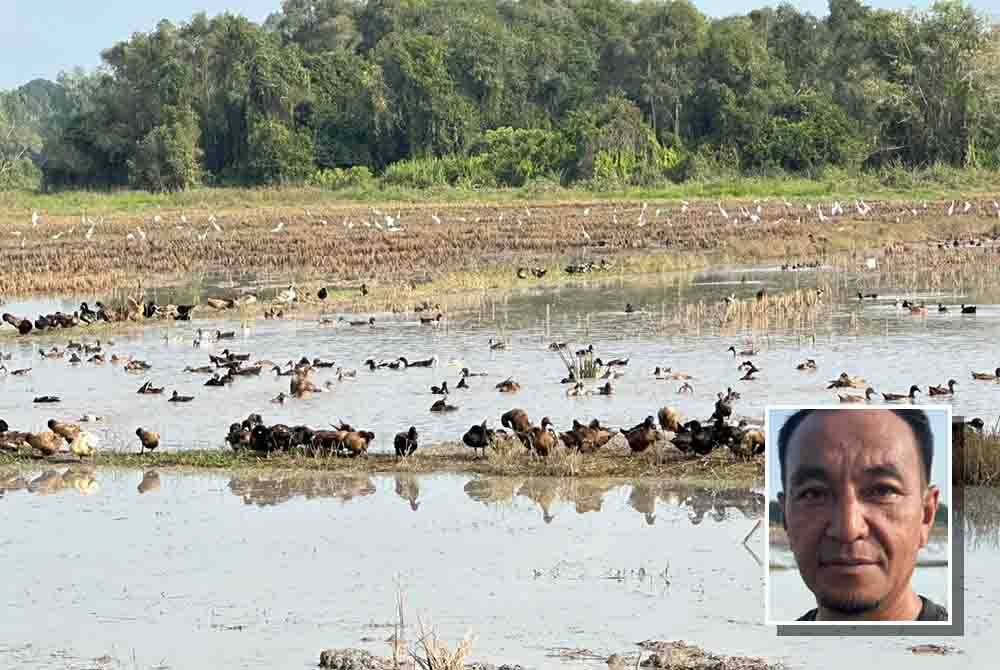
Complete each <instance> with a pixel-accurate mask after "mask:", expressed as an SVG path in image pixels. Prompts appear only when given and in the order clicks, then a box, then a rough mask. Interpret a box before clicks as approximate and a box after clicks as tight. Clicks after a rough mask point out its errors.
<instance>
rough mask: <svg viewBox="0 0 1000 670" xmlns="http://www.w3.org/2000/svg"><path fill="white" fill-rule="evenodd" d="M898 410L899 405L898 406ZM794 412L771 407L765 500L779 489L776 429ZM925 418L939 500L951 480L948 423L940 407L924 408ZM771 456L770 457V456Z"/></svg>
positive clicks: (946, 496)
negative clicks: (928, 423)
mask: <svg viewBox="0 0 1000 670" xmlns="http://www.w3.org/2000/svg"><path fill="white" fill-rule="evenodd" d="M901 409H902V408H901ZM844 411H856V410H850V409H847V410H844ZM793 413H794V410H787V411H786V410H777V409H775V410H774V411H773V412H772V414H771V415H770V416H769V417H768V419H769V421H771V423H770V424H769V425H768V433H769V434H768V435H767V447H768V448H767V457H766V460H767V477H768V488H769V490H768V491H767V497H768V499H769V500H771V499H774V498H775V496H776V495H777V492H778V491H780V490H781V468H780V465H779V463H778V431H779V430H781V426H782V424H783V423H784V422H785V419H787V418H788V417H789V416H791V415H792V414H793ZM927 415H928V418H929V419H930V422H931V433H932V434H933V435H934V458H933V459H932V461H931V483H932V484H936V485H937V486H938V487H939V488H940V489H941V500H942V501H947V500H950V499H951V498H950V496H951V479H950V478H949V477H947V476H946V475H947V467H948V461H947V456H946V454H947V448H948V440H949V430H948V428H949V424H948V414H947V412H946V411H944V408H938V407H934V408H930V409H928V410H927ZM771 445H774V449H773V450H772V449H771ZM772 456H773V458H772Z"/></svg>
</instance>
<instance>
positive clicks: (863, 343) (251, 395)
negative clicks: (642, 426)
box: [0, 268, 1000, 451]
mask: <svg viewBox="0 0 1000 670" xmlns="http://www.w3.org/2000/svg"><path fill="white" fill-rule="evenodd" d="M899 282H900V284H903V283H904V279H900V280H899ZM930 283H931V279H930V277H927V285H930ZM819 284H822V285H824V286H827V287H828V294H827V303H828V306H827V307H825V308H824V309H823V310H822V311H821V313H820V317H819V319H818V320H817V322H816V323H815V324H814V325H805V326H803V325H797V326H796V325H791V324H781V323H773V324H772V325H771V327H770V328H769V330H768V331H766V332H758V333H753V335H755V336H756V341H757V346H758V348H759V349H761V350H762V351H761V353H760V355H758V356H756V357H755V359H754V360H755V363H756V365H757V366H758V367H759V368H761V370H762V372H761V374H760V375H759V380H757V381H739V377H740V376H741V373H740V372H739V371H737V369H736V366H737V363H738V362H739V360H742V359H739V360H736V359H734V357H733V355H732V353H726V349H727V348H728V347H729V346H730V345H735V346H736V347H737V349H742V348H743V347H742V344H743V336H745V335H750V334H751V333H749V332H742V333H741V332H725V333H720V331H719V328H718V326H717V324H716V325H712V324H705V325H704V327H703V328H702V329H701V330H699V331H693V330H688V331H685V332H684V333H680V332H678V328H677V327H676V326H672V325H671V324H670V323H669V317H671V315H673V314H674V312H675V309H676V307H677V305H678V304H682V303H693V302H697V301H699V300H705V301H708V302H713V301H719V300H722V299H723V298H724V297H725V296H727V295H729V294H731V293H734V294H735V295H736V296H737V297H741V298H746V297H752V296H753V295H754V294H755V293H756V291H757V290H759V289H760V288H766V289H767V290H768V291H769V292H771V293H772V294H775V293H778V292H780V291H783V290H789V289H793V288H797V287H813V286H816V285H819ZM920 284H921V277H920V276H916V277H906V278H905V287H902V288H898V289H894V288H893V285H892V284H891V283H890V282H889V280H888V279H883V280H882V283H881V284H880V285H879V287H878V291H879V294H880V298H879V300H877V301H865V302H864V303H859V301H858V300H857V298H856V289H857V288H859V286H860V284H859V283H858V281H857V280H856V278H852V277H849V276H846V275H844V274H843V273H832V272H824V271H804V272H803V271H800V272H781V271H780V269H778V268H756V269H753V268H750V269H748V268H733V269H726V268H720V269H714V270H712V271H708V272H701V273H696V274H683V275H682V274H671V275H663V276H662V277H660V278H659V279H658V280H656V281H652V282H650V281H646V282H630V283H625V282H620V281H616V282H610V283H603V284H588V285H573V286H567V287H563V288H558V289H537V290H536V289H524V290H520V291H515V292H514V293H512V294H510V295H506V296H505V297H503V298H502V299H496V300H494V299H493V298H484V299H483V300H482V301H480V302H479V304H478V307H474V308H471V309H461V310H454V311H453V312H452V313H451V314H450V315H449V318H448V319H447V320H446V323H445V325H444V326H443V327H441V328H432V327H429V326H423V325H421V324H420V323H419V321H418V320H417V318H416V316H415V315H405V316H397V315H391V314H375V315H374V316H375V318H376V325H375V327H374V328H368V327H361V328H356V327H349V326H341V327H324V326H321V325H319V324H318V323H317V321H316V320H315V319H314V318H311V317H310V318H305V317H303V318H302V319H285V320H278V321H266V320H263V319H260V320H257V321H256V322H253V323H251V324H249V326H248V327H247V328H246V329H243V328H241V327H240V324H239V323H238V322H235V321H231V320H229V321H227V320H221V319H220V320H204V321H197V322H193V323H178V324H169V325H164V326H154V327H150V328H147V329H144V330H142V331H141V332H133V333H131V334H124V333H123V334H118V335H113V336H112V339H113V340H114V345H113V346H111V347H109V348H108V351H110V352H115V353H119V354H131V355H134V356H136V357H137V358H140V359H143V360H146V361H148V362H149V363H151V364H152V365H153V368H152V370H150V371H149V372H148V373H146V374H131V373H126V372H124V371H123V369H122V366H120V365H119V366H112V365H111V364H110V363H108V364H106V365H104V366H101V367H95V366H93V365H91V364H87V363H82V364H79V365H70V364H69V363H68V362H67V361H66V359H55V360H51V359H44V358H42V357H41V356H40V355H39V353H38V348H39V344H40V343H42V342H44V346H46V348H47V347H48V346H51V345H52V344H53V342H54V340H52V339H51V338H34V337H29V338H20V339H17V338H10V339H4V340H2V341H0V349H2V350H5V351H9V352H11V353H12V354H13V360H12V361H9V362H8V363H7V366H8V368H10V369H14V368H19V367H28V366H31V367H32V368H33V371H32V372H31V374H30V375H29V376H26V377H13V376H9V375H8V376H3V377H0V416H2V417H3V418H5V419H6V420H7V421H8V422H9V423H10V424H11V425H12V426H16V427H17V428H19V429H22V430H32V429H39V428H41V427H42V426H43V424H44V422H45V421H46V420H47V419H48V418H49V417H50V416H54V415H57V416H59V417H62V418H76V417H77V416H79V415H81V414H84V413H90V414H98V415H104V416H105V417H106V421H105V423H103V424H97V425H96V427H95V428H94V430H95V431H96V432H97V433H98V436H99V437H103V438H104V445H105V446H106V447H107V446H110V447H128V448H135V447H137V444H136V439H135V437H134V431H135V427H136V426H139V425H142V426H146V427H152V428H155V429H157V430H159V432H160V433H161V438H162V441H161V445H163V448H166V449H187V448H205V447H216V446H218V447H225V444H224V442H223V437H224V435H225V432H226V428H227V427H228V425H229V424H230V423H231V422H233V421H237V420H240V419H242V418H243V417H245V416H246V415H247V414H249V413H250V412H259V413H261V414H262V415H263V416H264V418H265V421H267V422H269V423H276V422H282V423H287V424H290V425H294V424H307V425H312V426H315V427H323V426H325V425H326V424H327V423H329V422H330V421H336V420H338V419H343V420H345V421H349V422H351V423H352V424H354V425H356V426H360V427H364V428H366V429H369V430H372V431H373V432H375V434H376V440H375V443H374V445H373V447H372V449H373V450H374V451H387V450H391V440H392V435H394V434H395V433H396V432H397V431H400V430H404V429H406V427H408V426H410V425H414V426H416V427H417V429H418V430H419V432H420V434H421V439H422V441H423V442H424V443H425V444H427V443H432V442H437V441H442V440H454V439H458V438H459V437H460V436H461V435H462V433H463V432H464V431H465V430H466V429H467V428H468V426H469V425H471V424H472V423H479V422H481V421H482V420H483V419H486V418H489V419H490V421H491V423H492V424H493V425H496V424H497V423H498V421H499V415H500V414H501V413H503V412H504V411H506V410H508V409H510V408H512V407H523V408H526V409H527V410H528V411H529V413H530V415H531V417H532V419H533V420H534V421H536V422H537V421H539V420H540V419H541V417H542V416H545V415H547V416H549V417H550V418H551V419H552V421H553V423H554V425H555V426H556V427H557V428H560V429H565V428H567V427H568V426H569V425H570V424H571V422H572V420H573V419H574V418H579V419H589V418H592V417H600V418H601V419H602V420H603V421H605V422H606V423H608V424H610V425H613V426H621V425H633V424H635V423H637V422H639V421H641V420H642V419H643V418H644V417H645V416H646V415H647V414H655V411H656V409H658V408H659V407H661V406H663V405H666V404H671V405H675V406H677V407H679V408H680V409H681V411H682V412H683V413H684V414H685V415H688V416H690V415H693V416H696V417H705V416H707V415H708V414H710V413H711V411H712V404H713V401H714V399H715V394H716V393H717V392H718V391H720V390H725V388H726V387H728V386H732V387H733V388H735V389H737V390H738V391H740V393H741V394H742V398H741V400H740V401H739V402H738V403H737V405H736V412H737V413H738V414H742V415H746V416H752V417H760V416H762V415H763V408H764V406H765V405H766V404H768V403H775V402H781V403H788V402H796V401H802V402H807V403H818V402H828V401H834V402H836V395H835V394H834V392H833V391H828V390H826V382H827V380H830V379H833V378H834V377H836V376H837V375H838V374H839V373H840V372H842V371H848V372H850V373H851V374H858V375H863V376H864V377H865V378H866V379H867V380H869V381H870V382H871V383H872V385H873V386H874V387H875V388H876V390H877V391H885V392H893V393H898V392H904V393H905V392H906V391H907V390H908V389H909V387H910V385H911V384H917V385H918V386H920V387H921V389H923V390H924V391H926V387H927V385H928V384H944V383H945V382H946V381H947V380H948V379H949V378H954V379H956V380H957V381H958V387H957V393H956V395H955V396H954V398H951V399H946V400H940V399H938V398H931V397H922V398H921V400H922V401H926V402H950V403H952V405H953V407H954V411H955V412H956V413H960V414H966V415H969V416H981V417H983V418H984V419H987V420H993V419H996V418H997V417H998V416H1000V409H998V408H1000V384H997V383H994V382H981V381H973V380H972V379H971V375H970V372H971V371H974V370H975V371H987V370H992V369H993V368H995V367H997V366H1000V358H998V357H997V356H998V354H997V351H998V350H997V346H996V343H997V342H998V341H1000V288H997V284H996V283H995V282H978V283H977V282H970V286H968V287H965V288H961V287H958V288H954V289H953V290H952V289H949V290H948V291H945V292H939V291H931V290H929V289H927V290H920V289H914V288H912V287H913V286H918V287H919V286H920ZM866 290H868V289H867V288H866ZM196 292H197V293H198V295H199V296H201V297H204V296H205V295H208V294H210V293H211V291H205V290H204V289H203V288H201V289H192V288H190V287H186V288H185V287H182V288H178V289H176V290H175V291H174V292H173V293H170V292H163V291H161V292H159V293H158V294H157V298H158V299H159V300H161V301H163V300H167V299H170V298H172V297H181V298H182V299H183V298H187V297H189V296H191V295H193V294H195V293H196ZM896 296H901V297H904V298H911V299H918V300H919V299H923V300H926V301H927V302H929V303H931V304H936V303H937V302H938V301H941V302H944V303H946V304H949V305H952V311H950V312H948V313H945V314H939V313H937V312H935V311H934V310H933V309H932V310H931V313H930V314H929V315H928V316H927V317H926V318H919V317H913V316H911V315H910V314H909V313H908V311H906V310H900V309H898V308H896V307H894V306H893V299H894V298H895V297H896ZM91 299H92V298H91ZM78 302H79V300H78V299H77V298H75V297H74V298H73V299H68V298H67V299H61V300H50V301H42V302H38V301H36V302H32V303H18V304H13V303H12V304H10V305H6V306H5V307H4V309H5V310H7V311H12V312H15V313H27V314H37V313H38V312H39V311H41V310H43V309H45V310H52V309H56V308H59V309H70V308H71V307H72V306H73V305H75V304H78ZM627 302H631V303H632V304H634V305H636V306H637V307H638V308H639V309H640V311H639V312H637V313H633V314H625V313H624V306H625V304H626V303H627ZM961 302H966V303H976V304H978V305H979V311H978V313H977V314H975V315H961V314H959V313H956V312H957V305H956V303H961ZM332 316H334V317H336V316H337V315H332ZM358 316H359V315H353V316H351V317H350V318H358ZM360 316H368V315H367V314H364V315H360ZM664 316H666V317H667V319H666V321H665V320H664ZM197 327H201V328H204V329H205V331H207V332H214V331H215V330H216V329H217V328H218V329H222V330H236V333H237V337H236V339H235V340H227V341H223V343H221V344H209V343H207V342H206V343H205V344H203V345H202V346H201V347H200V348H195V347H194V346H193V345H192V341H193V339H194V335H195V330H196V328H197ZM165 336H167V337H168V338H169V341H165V340H164V337H165ZM500 336H502V337H504V338H506V339H508V340H509V342H510V344H509V346H508V348H507V349H506V350H503V351H492V350H491V349H490V348H489V346H488V341H489V339H490V338H491V337H500ZM813 338H815V341H814V340H813ZM556 340H557V341H570V342H571V347H573V348H578V347H583V346H586V345H587V344H590V343H593V344H594V346H595V348H596V351H597V353H598V355H600V356H602V357H603V358H605V359H610V358H628V359H629V363H628V366H627V367H626V368H624V372H625V376H624V377H623V378H621V379H618V380H617V381H616V387H615V394H614V395H612V396H597V395H595V396H590V397H578V398H567V397H566V396H565V390H566V387H564V386H562V385H560V384H559V383H558V382H559V380H560V379H561V378H563V377H564V376H565V375H566V369H565V367H564V366H563V363H562V361H561V360H560V358H559V356H558V355H557V354H556V353H553V352H550V351H547V350H546V347H547V345H548V344H549V343H550V342H552V341H556ZM57 343H58V344H60V345H64V344H65V343H66V341H65V339H62V338H60V339H59V340H58V342H57ZM226 346H228V347H229V348H231V349H232V350H235V351H238V352H241V353H242V352H249V353H252V354H253V357H254V359H260V358H264V359H269V360H271V361H275V362H279V363H284V362H286V361H288V360H292V359H294V360H298V359H299V358H300V357H301V356H303V355H305V356H308V357H309V358H313V357H321V358H323V359H324V360H329V359H334V360H335V361H336V362H337V364H338V365H342V366H343V367H345V368H347V369H357V370H358V377H357V379H356V380H354V381H349V382H343V383H336V384H335V386H334V388H333V389H332V390H331V391H330V392H327V393H323V394H317V395H315V396H313V397H312V398H310V399H307V400H298V401H289V402H286V403H285V404H284V405H283V406H281V405H275V404H272V403H270V400H271V399H272V398H273V397H275V396H276V395H277V394H278V393H279V392H280V391H286V392H287V390H288V381H287V380H288V378H286V377H281V378H278V377H275V376H274V375H273V373H267V372H265V373H262V374H261V376H260V377H259V378H240V379H238V380H237V381H236V383H235V384H233V385H232V386H231V387H224V388H211V387H204V386H203V383H204V381H205V379H206V378H207V377H206V375H196V374H190V373H185V372H183V370H184V368H185V367H186V366H200V365H205V364H206V363H208V357H207V354H208V353H212V352H214V353H218V352H219V351H221V350H222V349H223V348H225V347H226ZM398 356H405V357H407V358H409V359H410V360H415V359H426V358H430V357H432V356H437V357H438V364H437V366H436V367H434V368H430V369H427V368H411V369H409V370H406V371H392V370H388V369H383V370H378V371H375V372H369V371H368V370H367V369H363V367H362V362H363V361H364V360H365V359H366V358H368V357H374V358H376V359H380V358H384V359H393V358H396V357H398ZM805 358H814V359H816V361H817V362H818V364H819V371H818V372H811V373H806V372H798V371H796V370H795V365H796V364H797V363H798V362H800V361H802V360H804V359H805ZM463 366H465V367H469V368H471V369H472V370H473V371H475V372H485V373H487V375H488V376H486V377H475V378H473V379H471V380H470V382H469V384H470V387H471V388H470V389H468V390H454V389H455V386H456V385H457V383H458V380H459V371H460V368H461V367H463ZM656 366H672V367H673V369H674V370H679V371H683V372H687V373H689V374H692V375H694V377H695V379H694V380H693V381H692V382H691V384H692V386H693V387H694V393H693V394H683V395H680V394H678V393H677V389H678V388H679V387H680V385H681V382H679V381H670V382H667V381H656V380H654V379H653V374H652V371H653V368H654V367H656ZM508 376H513V377H514V378H515V379H516V380H517V381H518V382H520V383H521V385H522V389H521V391H520V392H518V393H516V394H501V393H499V392H497V391H496V390H495V388H494V386H495V384H496V383H497V382H499V381H502V380H503V379H505V378H507V377H508ZM335 377H336V374H335V371H334V370H318V371H317V373H316V375H315V380H316V381H317V382H318V383H320V384H322V383H323V382H325V381H328V380H333V379H335ZM146 380H150V381H152V382H153V384H154V385H156V386H165V387H166V394H165V395H164V396H139V395H136V393H135V391H136V389H137V388H138V387H139V386H140V385H141V384H142V383H143V382H144V381H146ZM445 380H447V381H448V383H449V386H450V387H451V388H452V389H453V390H454V391H453V393H452V394H451V396H450V397H449V402H451V403H452V404H455V405H457V406H458V407H459V410H458V411H456V412H452V413H448V414H445V415H433V414H431V413H430V412H429V411H428V410H429V407H430V405H431V404H432V402H433V401H434V400H435V399H436V396H433V395H431V393H430V391H429V388H430V386H431V385H438V384H440V383H441V382H442V381H445ZM599 383H603V382H594V383H592V384H591V387H592V388H594V387H596V386H597V385H598V384H599ZM175 389H176V390H177V391H178V392H179V393H180V394H181V395H194V396H195V401H194V402H192V403H187V404H176V403H169V402H167V400H166V397H167V396H168V395H169V394H170V392H171V391H173V390H175ZM38 395H58V396H60V397H61V398H62V403H61V404H59V405H34V404H32V403H31V400H32V399H33V398H34V397H35V396H38Z"/></svg>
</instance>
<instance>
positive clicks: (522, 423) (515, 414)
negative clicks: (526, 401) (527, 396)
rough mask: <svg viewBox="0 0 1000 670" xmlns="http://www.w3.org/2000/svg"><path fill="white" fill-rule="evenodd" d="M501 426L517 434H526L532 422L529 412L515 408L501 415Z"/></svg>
mask: <svg viewBox="0 0 1000 670" xmlns="http://www.w3.org/2000/svg"><path fill="white" fill-rule="evenodd" d="M500 425H501V426H503V427H504V428H510V429H511V430H513V431H514V432H515V433H524V432H527V431H528V429H529V428H531V421H530V420H529V419H528V413H527V412H525V411H524V410H523V409H520V408H517V407H515V408H514V409H512V410H510V411H508V412H504V413H503V414H501V415H500Z"/></svg>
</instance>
